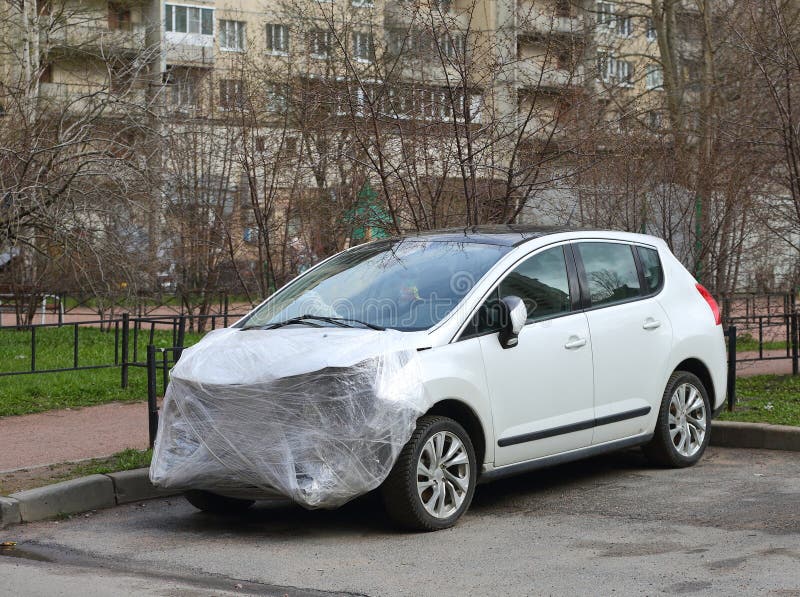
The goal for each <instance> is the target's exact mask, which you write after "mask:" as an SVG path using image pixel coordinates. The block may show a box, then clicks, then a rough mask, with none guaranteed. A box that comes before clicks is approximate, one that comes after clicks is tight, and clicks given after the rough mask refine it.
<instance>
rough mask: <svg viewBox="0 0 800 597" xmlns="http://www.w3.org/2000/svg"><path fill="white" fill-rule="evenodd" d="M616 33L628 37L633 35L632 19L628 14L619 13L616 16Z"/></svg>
mask: <svg viewBox="0 0 800 597" xmlns="http://www.w3.org/2000/svg"><path fill="white" fill-rule="evenodd" d="M616 27H617V35H621V36H622V37H630V36H631V35H633V19H631V17H630V16H629V15H620V16H618V17H617V18H616Z"/></svg>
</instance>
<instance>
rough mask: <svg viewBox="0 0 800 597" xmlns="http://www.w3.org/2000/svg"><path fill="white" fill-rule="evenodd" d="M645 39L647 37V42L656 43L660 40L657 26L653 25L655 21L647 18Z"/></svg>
mask: <svg viewBox="0 0 800 597" xmlns="http://www.w3.org/2000/svg"><path fill="white" fill-rule="evenodd" d="M645 37H647V41H655V40H656V39H657V38H658V32H657V31H656V25H655V23H653V19H651V18H650V17H648V18H647V31H646V32H645Z"/></svg>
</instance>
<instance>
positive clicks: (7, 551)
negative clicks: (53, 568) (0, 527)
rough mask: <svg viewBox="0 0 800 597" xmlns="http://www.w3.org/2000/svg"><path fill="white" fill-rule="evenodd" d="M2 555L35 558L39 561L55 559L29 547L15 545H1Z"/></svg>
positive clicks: (26, 558)
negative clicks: (23, 547)
mask: <svg viewBox="0 0 800 597" xmlns="http://www.w3.org/2000/svg"><path fill="white" fill-rule="evenodd" d="M0 556H7V557H9V558H22V559H23V560H35V561H37V562H52V561H53V560H52V559H50V558H48V557H47V556H43V555H42V554H40V553H36V552H35V551H31V550H29V549H22V548H21V547H17V546H16V544H14V545H0Z"/></svg>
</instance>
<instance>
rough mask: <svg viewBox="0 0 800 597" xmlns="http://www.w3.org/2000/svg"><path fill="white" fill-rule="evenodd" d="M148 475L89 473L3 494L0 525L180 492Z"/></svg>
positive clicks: (143, 471) (145, 471) (143, 472)
mask: <svg viewBox="0 0 800 597" xmlns="http://www.w3.org/2000/svg"><path fill="white" fill-rule="evenodd" d="M148 475H149V469H146V468H140V469H134V470H131V471H122V472H119V473H109V474H106V475H89V476H88V477H80V478H78V479H72V480H70V481H63V482H61V483H53V484H52V485H46V486H45V487H39V488H36V489H28V490H26V491H20V492H17V493H13V494H11V495H9V496H5V497H3V496H0V528H3V527H6V526H9V525H12V524H17V523H20V522H34V521H37V520H45V519H47V518H55V517H57V516H62V515H65V514H77V513H79V512H86V511H88V510H99V509H101V508H110V507H111V506H116V505H118V504H127V503H130V502H137V501H141V500H149V499H153V498H158V497H166V496H170V495H177V494H178V493H180V492H178V491H169V490H164V489H160V488H158V487H154V486H153V485H152V484H151V483H150V478H149V476H148Z"/></svg>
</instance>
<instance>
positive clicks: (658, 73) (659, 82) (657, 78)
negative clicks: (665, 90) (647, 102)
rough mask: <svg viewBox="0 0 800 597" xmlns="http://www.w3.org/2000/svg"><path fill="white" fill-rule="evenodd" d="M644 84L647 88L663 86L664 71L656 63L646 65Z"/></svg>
mask: <svg viewBox="0 0 800 597" xmlns="http://www.w3.org/2000/svg"><path fill="white" fill-rule="evenodd" d="M645 85H647V88H648V89H661V88H662V87H664V71H663V70H662V69H661V67H660V66H659V65H657V64H649V65H647V70H646V71H645Z"/></svg>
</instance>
